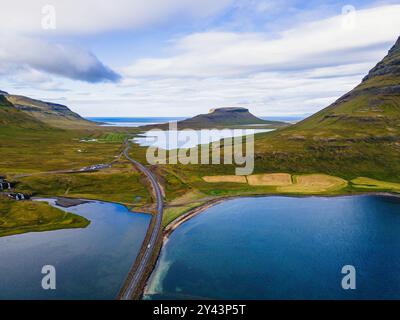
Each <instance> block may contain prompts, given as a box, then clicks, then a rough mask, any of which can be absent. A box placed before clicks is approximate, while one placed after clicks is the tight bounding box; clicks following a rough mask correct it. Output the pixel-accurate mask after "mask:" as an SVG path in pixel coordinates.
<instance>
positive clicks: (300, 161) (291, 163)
mask: <svg viewBox="0 0 400 320" xmlns="http://www.w3.org/2000/svg"><path fill="white" fill-rule="evenodd" d="M256 152H257V154H256V167H257V170H260V171H266V170H267V171H277V170H279V171H285V172H286V171H288V172H324V173H328V174H333V175H339V176H342V177H345V178H354V177H357V176H367V177H372V178H384V179H387V180H393V181H399V180H400V38H399V40H398V41H397V42H396V44H395V45H394V46H393V48H392V49H391V50H390V51H389V53H388V55H387V56H386V57H385V58H384V59H383V60H382V61H381V62H379V63H378V64H377V66H376V67H375V68H373V69H372V70H371V71H370V72H369V74H368V75H367V76H366V77H365V78H364V79H363V81H362V82H361V84H360V85H358V86H357V87H356V88H354V89H353V90H352V91H350V92H349V93H347V94H345V95H344V96H342V97H341V98H339V99H338V100H337V101H336V102H335V103H333V104H332V105H330V106H329V107H327V108H325V109H323V110H321V111H320V112H318V113H316V114H314V115H313V116H311V117H309V118H307V119H305V120H303V121H301V122H299V123H297V124H295V125H293V126H291V127H288V128H284V129H281V130H278V131H277V132H274V133H272V134H269V135H264V136H261V137H258V138H257V144H256Z"/></svg>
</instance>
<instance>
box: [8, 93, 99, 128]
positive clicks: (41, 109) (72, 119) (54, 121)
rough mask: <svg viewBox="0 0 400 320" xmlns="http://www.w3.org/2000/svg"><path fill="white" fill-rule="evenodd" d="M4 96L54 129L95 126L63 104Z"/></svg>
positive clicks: (16, 106)
mask: <svg viewBox="0 0 400 320" xmlns="http://www.w3.org/2000/svg"><path fill="white" fill-rule="evenodd" d="M3 95H4V96H5V98H6V99H7V100H8V101H9V102H10V103H12V104H13V105H14V107H15V108H16V109H18V110H20V111H22V112H24V113H25V114H27V115H29V116H31V117H33V118H35V119H37V120H39V121H41V122H43V123H46V124H48V125H50V126H53V127H59V128H72V127H87V126H93V125H95V123H93V122H91V121H88V120H85V119H83V118H82V117H81V116H80V115H79V114H77V113H75V112H73V111H71V110H70V109H69V108H68V107H66V106H64V105H61V104H57V103H51V102H45V101H41V100H36V99H31V98H28V97H24V96H18V95H11V94H7V93H3Z"/></svg>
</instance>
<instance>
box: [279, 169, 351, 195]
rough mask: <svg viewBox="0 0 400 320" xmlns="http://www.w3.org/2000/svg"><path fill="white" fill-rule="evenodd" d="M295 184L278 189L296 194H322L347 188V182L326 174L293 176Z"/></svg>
mask: <svg viewBox="0 0 400 320" xmlns="http://www.w3.org/2000/svg"><path fill="white" fill-rule="evenodd" d="M293 180H294V184H293V185H290V186H285V187H278V189H277V190H278V191H279V192H289V193H291V192H294V193H320V192H328V191H337V190H340V189H343V188H345V187H346V186H347V181H346V180H344V179H342V178H339V177H334V176H328V175H326V174H309V175H295V176H293Z"/></svg>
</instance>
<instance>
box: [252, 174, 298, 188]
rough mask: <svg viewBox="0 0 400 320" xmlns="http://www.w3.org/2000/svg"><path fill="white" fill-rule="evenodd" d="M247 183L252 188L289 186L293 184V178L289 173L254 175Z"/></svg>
mask: <svg viewBox="0 0 400 320" xmlns="http://www.w3.org/2000/svg"><path fill="white" fill-rule="evenodd" d="M247 181H248V183H249V185H251V186H288V185H291V184H292V176H291V175H290V174H288V173H269V174H253V175H251V176H248V177H247Z"/></svg>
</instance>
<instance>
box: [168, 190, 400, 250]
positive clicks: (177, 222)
mask: <svg viewBox="0 0 400 320" xmlns="http://www.w3.org/2000/svg"><path fill="white" fill-rule="evenodd" d="M356 196H384V197H393V198H398V199H400V194H398V193H391V192H362V193H354V194H349V193H344V194H321V195H318V194H316V195H313V194H310V195H299V194H293V195H288V194H270V193H266V194H257V195H243V196H240V195H238V196H228V197H221V198H216V199H212V200H210V201H207V202H205V203H203V204H201V205H200V206H198V207H196V208H193V209H191V210H189V211H187V212H185V213H184V214H182V215H181V216H179V217H177V218H176V219H175V220H173V221H171V222H170V223H169V224H168V225H167V226H166V227H165V228H164V230H163V246H164V244H165V243H166V242H167V240H168V238H169V237H170V236H171V234H172V233H173V232H174V231H175V230H176V229H177V228H178V227H179V226H181V225H182V224H184V223H185V222H187V221H189V220H190V219H192V218H194V217H195V216H197V215H199V214H201V213H202V212H204V211H205V210H207V209H210V208H212V207H214V206H216V205H218V204H220V203H222V202H225V201H229V200H234V199H240V198H260V197H288V198H311V197H319V198H330V197H356Z"/></svg>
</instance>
